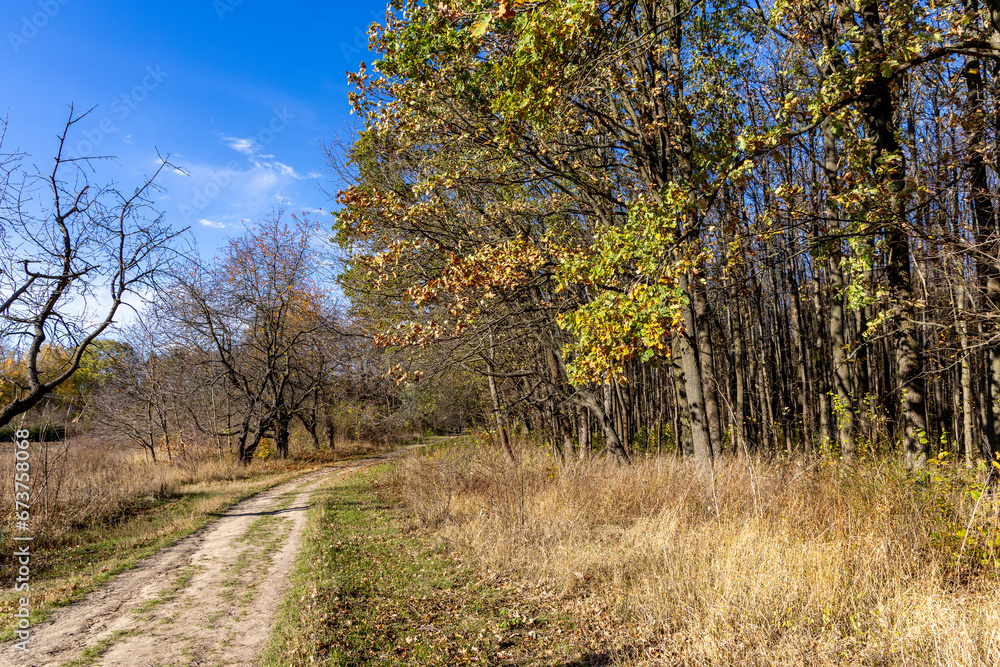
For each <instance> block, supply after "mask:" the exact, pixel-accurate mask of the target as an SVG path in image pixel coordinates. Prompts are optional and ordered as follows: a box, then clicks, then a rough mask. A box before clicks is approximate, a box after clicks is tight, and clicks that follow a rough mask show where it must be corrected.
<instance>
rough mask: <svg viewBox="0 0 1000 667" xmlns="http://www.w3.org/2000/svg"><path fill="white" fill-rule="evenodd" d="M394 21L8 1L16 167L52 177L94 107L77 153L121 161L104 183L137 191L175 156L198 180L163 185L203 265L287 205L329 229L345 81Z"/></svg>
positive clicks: (100, 169) (173, 216)
mask: <svg viewBox="0 0 1000 667" xmlns="http://www.w3.org/2000/svg"><path fill="white" fill-rule="evenodd" d="M384 17H385V3H384V2H379V1H371V0H367V1H366V0H357V1H355V2H350V3H341V2H296V1H294V0H287V1H285V2H281V3H275V2H264V1H263V0H173V1H172V2H135V1H134V0H133V1H132V2H124V1H123V0H30V1H29V0H4V2H3V10H2V12H0V19H2V22H0V25H2V28H3V30H2V33H0V35H2V43H0V91H2V93H0V114H2V113H3V110H4V109H6V113H7V117H8V121H9V127H8V134H7V139H6V142H5V145H4V151H5V152H9V151H11V150H13V149H20V150H21V151H24V152H26V153H28V154H29V155H30V158H29V162H31V163H34V164H38V165H39V167H41V168H44V169H47V168H49V167H50V165H51V159H52V156H53V155H54V151H55V148H56V136H57V134H58V132H59V131H60V130H61V129H62V126H63V124H64V123H65V121H66V118H67V115H68V105H69V104H70V103H71V102H72V103H73V104H74V105H75V108H76V110H77V111H83V110H86V109H89V108H91V107H96V108H95V109H94V110H93V112H92V113H91V115H90V116H89V117H88V118H87V119H85V120H84V121H82V122H81V123H79V124H78V125H77V126H76V131H75V132H74V133H73V134H72V135H71V139H70V141H69V146H70V150H71V152H73V153H76V154H78V155H113V156H116V157H117V160H116V161H115V162H104V163H101V164H99V165H97V173H96V174H94V175H93V177H92V178H93V180H94V181H95V182H97V183H104V182H106V181H109V180H114V181H116V182H118V183H119V184H120V185H122V186H123V187H128V186H131V185H134V184H136V183H137V182H138V181H139V179H141V177H142V175H143V174H149V173H151V172H152V171H153V170H154V169H155V168H156V164H157V158H156V155H157V153H156V151H157V150H159V152H160V153H161V154H164V155H166V154H169V155H170V160H171V162H172V163H174V164H176V165H178V166H179V167H181V168H182V169H184V170H185V171H186V172H188V174H189V175H186V176H185V175H181V174H179V173H175V172H173V171H170V172H169V173H165V174H163V175H162V177H161V179H160V184H161V185H162V186H163V187H164V188H165V192H163V193H161V194H160V195H158V199H157V204H158V206H159V207H160V209H161V210H162V211H164V212H165V214H166V216H167V220H168V222H170V223H171V224H172V225H174V226H175V227H178V228H180V227H187V226H190V227H191V229H192V232H193V233H194V235H195V237H196V238H197V241H198V245H199V248H200V251H201V254H202V256H203V257H210V256H211V255H213V254H214V252H215V250H216V249H217V248H218V247H219V246H220V244H222V243H224V242H225V239H226V237H227V236H235V235H238V234H239V233H240V232H241V231H242V228H243V227H242V221H243V220H252V219H258V218H260V217H263V216H265V215H267V214H269V213H272V212H273V211H274V210H276V208H277V207H278V206H281V205H284V207H285V208H286V210H287V211H288V212H289V213H300V212H308V213H311V214H313V215H316V216H318V217H320V218H321V220H323V222H324V226H328V225H329V224H332V219H331V218H330V215H329V211H330V210H331V208H333V207H334V202H333V201H331V199H330V197H329V196H328V195H327V194H325V193H324V192H323V191H321V189H320V188H321V187H322V188H325V189H326V190H327V191H335V190H336V189H337V183H336V182H335V181H334V180H333V179H334V175H333V174H332V173H330V172H329V170H328V168H327V167H326V164H325V162H324V156H323V151H322V149H321V147H320V144H321V143H323V142H331V141H333V140H334V139H336V138H337V137H340V138H343V139H349V138H350V136H351V133H352V128H353V124H352V119H353V116H350V115H349V106H348V103H347V95H348V92H349V89H348V86H347V81H346V76H345V72H346V71H348V70H350V71H356V70H357V68H358V65H359V64H360V63H361V61H362V60H365V61H369V62H370V59H371V56H370V54H368V53H367V37H366V32H367V29H368V26H369V25H370V24H371V23H372V21H373V20H379V21H380V22H381V21H383V20H384ZM4 98H5V99H4ZM321 211H322V212H321Z"/></svg>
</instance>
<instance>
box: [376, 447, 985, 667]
mask: <svg viewBox="0 0 1000 667" xmlns="http://www.w3.org/2000/svg"><path fill="white" fill-rule="evenodd" d="M518 455H519V457H520V462H519V463H518V464H517V465H515V464H512V463H511V462H510V461H509V459H507V458H506V457H505V455H503V454H502V453H500V452H499V451H498V449H497V448H492V447H490V446H488V445H487V444H485V443H481V444H479V445H470V446H466V447H450V448H442V449H438V450H436V451H433V452H432V453H430V454H428V455H425V456H420V457H411V458H410V459H408V460H407V461H405V462H404V463H403V464H402V465H401V467H400V468H399V469H398V472H397V473H396V476H395V478H394V484H395V485H396V486H397V487H398V489H399V490H400V492H401V493H402V494H403V496H404V497H405V498H406V499H407V501H408V503H409V505H410V506H411V508H412V510H413V512H414V514H415V515H416V516H417V517H418V519H419V521H420V523H422V524H423V525H424V526H426V527H427V528H429V529H433V530H434V531H435V532H436V533H437V534H438V535H440V536H441V537H443V538H445V539H446V540H447V541H448V542H450V543H452V544H454V545H457V547H458V548H459V549H461V550H463V551H465V552H468V553H471V554H473V556H474V558H475V560H476V561H477V562H478V563H479V567H481V568H484V569H486V570H488V571H489V573H490V574H491V575H492V576H493V577H495V578H496V579H497V580H504V581H507V580H511V581H518V582H521V583H523V584H525V585H529V586H530V587H532V589H533V590H536V591H539V593H538V594H539V595H542V596H552V597H555V598H556V599H558V600H559V602H560V604H561V605H562V606H563V607H564V608H566V609H567V610H570V611H572V612H574V613H575V614H577V615H578V616H579V618H580V619H581V622H583V623H584V627H585V629H586V630H585V631H586V632H587V633H589V634H590V635H591V636H593V637H603V638H604V640H603V641H604V644H605V645H606V646H607V647H608V655H609V656H612V658H613V659H612V661H611V663H609V664H623V665H625V664H627V665H646V664H649V665H654V664H655V665H659V664H664V665H785V664H795V665H981V666H983V667H994V666H995V665H1000V594H998V593H997V591H1000V563H998V548H997V546H998V536H1000V533H998V522H1000V510H998V501H997V499H996V498H995V497H994V498H989V497H987V496H980V494H979V493H978V490H979V489H980V488H981V485H980V484H978V483H977V481H976V480H977V479H981V478H982V471H979V472H976V471H967V470H966V469H965V468H964V467H958V466H953V465H950V464H948V463H946V462H937V461H936V462H934V463H933V464H932V465H930V466H928V468H927V470H926V471H925V472H923V473H921V474H920V475H918V476H916V477H914V476H912V475H911V476H908V475H906V474H905V473H904V472H903V471H902V470H901V469H899V468H898V467H896V466H895V465H894V464H892V463H889V462H875V461H866V462H861V463H858V464H857V465H855V466H846V465H842V464H839V463H838V462H836V461H832V460H829V461H827V460H821V461H818V462H813V463H810V464H804V463H801V462H794V461H793V462H788V461H783V460H774V461H763V460H748V459H746V458H737V459H726V460H724V461H722V462H720V463H719V464H717V466H716V469H715V472H714V476H709V475H706V474H699V473H698V471H697V469H696V468H695V467H693V466H692V465H691V463H690V462H681V461H678V460H676V459H674V458H669V457H662V458H649V459H639V460H637V461H636V462H635V464H634V465H632V466H630V467H621V466H617V465H614V464H613V463H610V462H606V461H604V460H593V461H585V462H574V463H572V464H569V465H565V466H556V465H554V464H553V462H552V460H551V458H548V457H547V456H546V455H545V453H544V451H541V450H538V449H533V448H530V447H521V448H520V450H519V452H518Z"/></svg>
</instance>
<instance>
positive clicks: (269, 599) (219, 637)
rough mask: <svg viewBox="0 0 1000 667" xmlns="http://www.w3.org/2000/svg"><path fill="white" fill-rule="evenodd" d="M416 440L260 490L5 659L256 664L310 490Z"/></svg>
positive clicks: (131, 666)
mask: <svg viewBox="0 0 1000 667" xmlns="http://www.w3.org/2000/svg"><path fill="white" fill-rule="evenodd" d="M409 449H411V448H405V449H401V450H396V451H395V452H390V453H388V454H383V455H380V456H376V457H372V458H367V459H360V460H357V461H350V462H345V463H341V464H337V465H334V466H330V467H327V468H324V469H322V470H319V471H316V472H312V473H309V474H306V475H303V476H301V477H298V478H296V479H294V480H292V481H290V482H286V483H285V484H281V485H279V486H276V487H274V488H273V489H270V490H269V491H265V492H263V493H261V494H258V495H256V496H252V497H250V498H248V499H246V500H244V501H242V502H240V503H238V504H236V505H234V506H233V507H231V508H230V509H229V510H228V511H227V512H226V513H225V514H224V515H223V516H221V517H220V518H219V519H217V520H216V521H214V522H212V523H210V524H209V525H207V526H205V527H204V528H201V529H200V530H198V531H196V532H195V533H192V534H191V535H189V536H188V537H186V538H184V539H183V540H181V541H180V542H178V543H177V544H175V545H174V546H172V547H169V548H167V549H164V550H163V551H161V552H159V553H157V554H156V555H154V556H151V557H150V558H147V559H146V560H144V561H142V562H141V563H139V564H138V565H137V566H136V567H134V568H132V569H131V570H128V571H126V572H123V573H122V574H120V575H118V576H117V577H115V578H114V579H113V580H112V581H110V582H108V583H107V584H106V585H104V586H102V587H101V588H99V589H97V590H95V591H93V592H91V593H90V594H89V595H87V596H86V597H85V598H83V599H82V600H80V601H79V602H76V603H74V604H72V605H70V606H68V607H66V608H65V609H63V610H61V611H58V612H56V613H55V614H53V616H52V618H50V619H49V620H48V621H46V622H45V623H41V624H39V625H37V626H35V627H34V628H32V630H33V633H32V638H31V642H30V651H29V652H28V653H27V654H26V653H24V652H23V651H21V650H18V649H16V648H15V647H14V645H13V642H10V643H7V644H4V645H3V646H2V647H0V665H2V666H4V667H6V666H8V665H10V666H11V667H14V666H23V667H41V666H43V665H44V666H48V665H63V664H65V663H67V662H72V661H75V660H79V659H81V658H84V657H85V652H87V653H89V654H91V655H92V656H93V658H92V659H93V662H87V663H86V664H94V665H105V666H107V667H112V666H113V667H147V666H153V665H199V666H209V665H211V666H213V667H214V666H217V665H253V664H255V662H256V659H257V656H258V655H259V654H260V653H261V651H262V650H263V648H264V646H265V645H266V644H267V641H268V638H269V636H270V629H271V627H272V625H273V621H274V618H275V615H276V614H277V611H278V608H279V606H280V604H281V600H282V596H283V595H284V591H285V587H286V585H287V582H288V575H289V572H290V571H291V569H292V566H293V563H294V560H295V555H296V554H297V553H298V550H299V546H300V544H301V541H302V533H303V530H304V528H305V524H306V510H307V509H308V508H309V502H310V496H311V493H312V491H313V490H315V489H316V487H318V486H319V485H320V484H322V483H323V482H324V481H326V480H329V479H330V478H331V477H335V476H338V475H343V474H346V473H348V472H351V471H354V470H357V469H359V468H363V467H368V466H371V465H375V464H377V463H382V462H384V461H386V460H388V459H390V458H393V457H396V456H399V455H401V454H402V453H404V452H405V451H407V450H409Z"/></svg>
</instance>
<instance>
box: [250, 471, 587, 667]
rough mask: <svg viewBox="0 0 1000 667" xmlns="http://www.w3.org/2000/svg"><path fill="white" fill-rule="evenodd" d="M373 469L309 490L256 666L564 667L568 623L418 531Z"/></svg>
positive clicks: (572, 653) (570, 654) (571, 652)
mask: <svg viewBox="0 0 1000 667" xmlns="http://www.w3.org/2000/svg"><path fill="white" fill-rule="evenodd" d="M377 475H378V472H377V471H366V472H363V473H358V474H355V475H351V476H348V477H345V478H341V479H338V480H332V481H331V483H330V484H329V485H327V486H324V487H322V488H320V489H318V490H317V491H316V492H315V493H314V494H313V507H312V508H311V509H310V514H309V523H308V526H307V528H306V533H305V535H304V542H303V548H302V551H301V552H300V555H299V559H298V562H297V564H296V569H295V571H294V574H293V579H292V586H291V589H290V591H289V593H288V595H287V597H286V600H285V603H284V606H283V609H282V612H281V614H280V617H279V620H278V624H277V626H276V629H275V632H274V635H273V637H272V641H271V644H270V646H269V647H268V650H267V651H266V653H265V655H264V659H263V663H262V664H264V665H266V666H268V667H277V666H279V665H303V664H327V665H455V664H474V665H497V664H518V665H527V664H533V665H566V664H567V663H568V662H571V660H572V658H575V657H576V656H578V655H579V650H578V647H577V646H576V645H575V643H574V642H573V641H571V640H570V639H569V637H570V636H571V635H573V625H572V622H571V621H570V619H569V617H568V616H565V615H560V614H557V613H555V612H553V611H552V610H551V609H549V608H546V607H545V606H544V605H541V604H540V603H539V602H538V601H537V600H530V599H527V598H526V596H525V595H524V594H522V593H520V592H519V591H517V590H515V589H514V588H513V587H510V586H507V585H504V584H499V583H496V582H487V581H484V580H482V579H481V578H480V577H479V576H477V573H476V571H475V570H474V568H472V567H471V566H470V565H468V564H466V563H464V562H463V560H462V558H461V554H460V553H458V552H456V551H453V550H452V549H450V548H449V547H448V546H447V545H446V544H444V543H443V542H442V541H441V540H440V539H439V538H436V537H434V536H432V535H429V534H427V533H425V532H423V531H420V530H418V529H416V528H415V527H414V522H413V518H412V515H410V514H409V513H408V511H407V510H406V509H405V508H404V506H403V505H402V504H401V503H400V502H399V500H398V499H397V498H395V497H393V496H392V495H391V494H390V493H389V492H387V491H383V490H382V489H384V488H385V485H384V484H375V483H374V482H377V481H378V477H377Z"/></svg>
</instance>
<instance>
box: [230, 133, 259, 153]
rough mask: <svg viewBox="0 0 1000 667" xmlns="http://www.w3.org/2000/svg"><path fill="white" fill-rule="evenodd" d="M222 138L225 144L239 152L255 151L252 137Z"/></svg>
mask: <svg viewBox="0 0 1000 667" xmlns="http://www.w3.org/2000/svg"><path fill="white" fill-rule="evenodd" d="M222 139H223V141H225V142H226V145H227V146H229V147H230V148H232V149H233V150H234V151H237V152H239V153H245V154H247V155H254V154H255V153H256V152H257V148H256V147H255V146H254V142H253V139H241V138H240V137H223V138H222Z"/></svg>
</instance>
